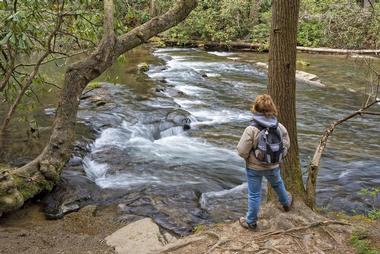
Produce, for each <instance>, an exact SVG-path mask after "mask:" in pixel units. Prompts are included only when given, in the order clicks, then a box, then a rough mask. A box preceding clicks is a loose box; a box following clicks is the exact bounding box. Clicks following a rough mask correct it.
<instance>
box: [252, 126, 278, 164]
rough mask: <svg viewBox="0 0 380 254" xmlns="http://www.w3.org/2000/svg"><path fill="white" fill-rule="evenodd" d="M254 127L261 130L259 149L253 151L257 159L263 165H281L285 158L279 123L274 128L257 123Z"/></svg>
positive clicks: (258, 142)
mask: <svg viewBox="0 0 380 254" xmlns="http://www.w3.org/2000/svg"><path fill="white" fill-rule="evenodd" d="M252 126H254V127H256V128H258V129H259V131H260V132H259V134H258V136H257V147H254V148H253V149H252V152H253V153H254V155H255V157H256V159H258V160H259V161H260V162H262V163H267V164H269V163H280V162H281V161H282V159H283V157H284V145H283V142H282V134H281V131H280V128H279V127H278V123H277V124H276V126H274V127H264V126H261V125H260V124H259V123H257V122H255V121H254V122H253V123H252Z"/></svg>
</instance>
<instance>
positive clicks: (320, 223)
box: [258, 220, 351, 240]
mask: <svg viewBox="0 0 380 254" xmlns="http://www.w3.org/2000/svg"><path fill="white" fill-rule="evenodd" d="M329 224H337V225H344V226H350V225H351V224H349V223H345V222H341V221H334V220H328V221H318V222H314V223H311V224H309V225H306V226H302V227H294V228H290V229H288V230H278V231H275V232H268V233H265V234H262V235H260V236H259V237H258V238H262V237H268V236H272V235H278V234H286V233H291V232H295V231H300V230H306V229H309V228H313V227H318V226H325V225H329ZM334 240H335V239H334Z"/></svg>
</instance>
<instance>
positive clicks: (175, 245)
mask: <svg viewBox="0 0 380 254" xmlns="http://www.w3.org/2000/svg"><path fill="white" fill-rule="evenodd" d="M204 239H205V238H204V237H202V236H201V237H194V238H189V239H186V240H184V239H181V240H179V241H178V242H175V243H173V244H169V245H167V246H166V247H165V248H164V249H162V250H160V251H159V253H171V252H174V251H177V250H179V249H181V248H183V247H186V246H188V245H190V244H192V243H196V242H199V241H202V240H204Z"/></svg>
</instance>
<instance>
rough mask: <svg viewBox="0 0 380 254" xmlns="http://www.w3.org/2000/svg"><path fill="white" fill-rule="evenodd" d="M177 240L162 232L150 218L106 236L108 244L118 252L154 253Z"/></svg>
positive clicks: (128, 253) (127, 253)
mask: <svg viewBox="0 0 380 254" xmlns="http://www.w3.org/2000/svg"><path fill="white" fill-rule="evenodd" d="M175 240H176V239H175V238H173V237H171V236H170V235H169V234H162V233H161V231H160V228H159V227H158V226H157V224H155V223H154V222H153V221H152V219H150V218H145V219H142V220H139V221H136V222H133V223H131V224H128V225H127V226H125V227H123V228H121V229H119V230H117V231H116V232H114V233H113V234H111V235H109V236H107V237H106V243H107V245H109V246H111V247H113V248H115V251H116V253H118V254H135V253H139V254H148V253H154V252H155V250H158V249H160V248H162V246H164V245H165V244H167V243H169V242H172V241H175Z"/></svg>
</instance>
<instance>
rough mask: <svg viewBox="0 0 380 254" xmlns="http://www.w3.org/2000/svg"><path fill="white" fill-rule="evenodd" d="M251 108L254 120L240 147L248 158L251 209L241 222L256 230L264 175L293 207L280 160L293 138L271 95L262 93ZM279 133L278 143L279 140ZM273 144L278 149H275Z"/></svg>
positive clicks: (244, 225) (279, 195) (241, 153)
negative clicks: (282, 122)
mask: <svg viewBox="0 0 380 254" xmlns="http://www.w3.org/2000/svg"><path fill="white" fill-rule="evenodd" d="M251 111H252V113H253V122H252V124H251V125H250V126H248V127H247V128H246V129H245V130H244V133H243V135H242V137H241V138H240V141H239V144H238V146H237V150H238V153H239V155H240V156H241V157H242V158H244V159H245V161H246V173H247V182H248V211H247V215H246V217H241V218H240V219H239V222H240V225H241V226H243V227H244V228H247V229H251V230H255V229H256V228H257V215H258V213H259V210H260V201H261V182H262V178H263V176H265V178H266V179H267V180H268V182H269V183H270V184H271V185H272V187H273V189H274V190H275V192H276V193H277V196H278V200H279V201H280V203H281V204H282V206H283V208H284V210H285V211H286V212H287V211H289V209H290V205H291V203H292V197H291V196H290V194H289V193H288V192H287V191H286V189H285V186H284V182H283V181H282V178H281V175H280V168H279V163H280V162H281V160H282V157H283V156H285V155H286V153H287V151H288V149H289V146H290V140H289V135H288V132H287V130H286V128H285V127H284V126H283V125H282V124H281V123H279V122H278V121H277V108H276V105H275V104H274V102H273V100H272V98H271V97H270V96H269V95H267V94H264V95H259V96H257V97H256V99H255V102H254V104H253V106H252V108H251ZM276 136H278V139H277V141H278V142H277V143H278V144H276V142H275V140H276ZM271 142H272V143H271ZM268 146H269V148H268ZM272 146H273V147H275V148H273V149H272ZM276 149H277V150H276ZM268 154H269V155H268Z"/></svg>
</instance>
